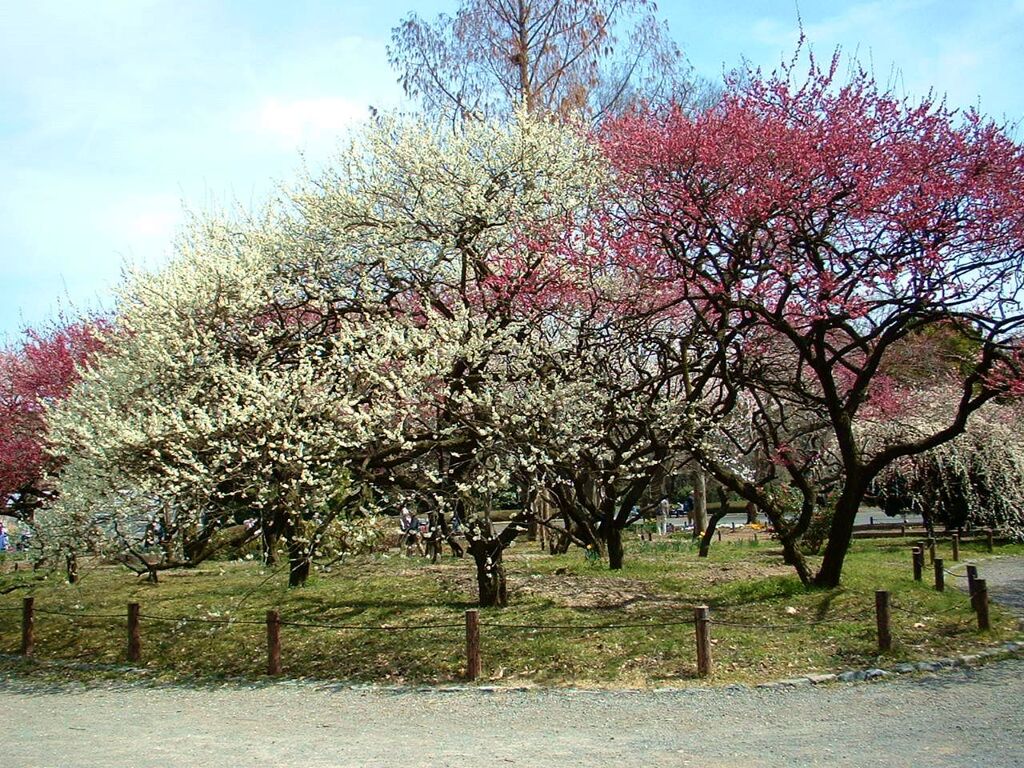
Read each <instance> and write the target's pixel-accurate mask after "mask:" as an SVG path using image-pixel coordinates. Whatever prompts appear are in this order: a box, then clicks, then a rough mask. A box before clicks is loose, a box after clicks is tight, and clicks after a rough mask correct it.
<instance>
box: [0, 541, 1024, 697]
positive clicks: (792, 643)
mask: <svg viewBox="0 0 1024 768" xmlns="http://www.w3.org/2000/svg"><path fill="white" fill-rule="evenodd" d="M962 549H963V552H962V558H963V559H968V558H975V557H979V556H982V545H978V546H977V548H975V545H972V544H969V545H965V546H964V547H963V548H962ZM946 550H947V547H946V546H944V545H943V546H941V547H940V556H943V555H944V556H945V559H946V562H947V567H950V566H949V565H948V564H950V563H952V556H951V554H950V553H949V552H948V551H946ZM999 553H1007V554H1010V553H1012V554H1022V553H1024V548H1022V547H1020V546H1015V547H1001V548H998V549H997V554H999ZM10 565H11V561H10V559H8V561H7V563H6V565H5V568H4V570H6V572H5V573H3V574H0V592H5V591H6V594H2V595H0V652H6V653H16V652H17V649H18V646H19V642H20V613H19V611H20V601H21V597H23V596H25V595H28V594H32V595H34V596H35V598H36V610H37V617H36V628H35V633H36V656H37V658H40V659H62V660H73V661H86V662H90V663H100V664H104V663H109V664H119V663H122V662H123V659H124V652H125V650H124V649H125V621H124V619H123V616H124V615H125V612H126V608H125V606H126V604H127V603H129V602H139V603H140V604H141V606H142V608H141V611H142V615H143V619H142V652H143V661H142V663H141V666H142V667H144V668H146V669H147V670H149V673H150V674H152V675H154V676H159V677H170V678H180V677H187V676H198V677H202V678H221V677H236V676H240V677H244V678H258V677H260V676H261V675H262V674H263V673H264V670H265V666H266V639H265V627H264V623H263V622H264V621H265V615H266V611H267V610H268V609H271V608H276V609H277V610H279V611H280V613H281V618H282V621H284V622H294V623H296V624H306V625H312V624H329V625H369V626H372V627H378V628H380V627H384V628H385V629H383V630H380V629H376V630H367V629H351V628H324V627H317V626H287V625H286V626H285V627H284V628H283V629H282V648H283V651H282V658H283V665H284V673H285V674H286V675H291V676H295V677H315V678H322V679H336V680H351V681H373V682H384V683H396V682H407V683H445V682H453V681H457V680H459V679H460V678H461V675H462V673H463V670H464V665H465V661H464V656H463V643H464V629H463V620H464V619H463V614H464V611H465V609H467V608H470V607H473V604H474V595H475V581H474V575H473V567H472V562H471V561H459V560H454V559H451V558H445V559H444V560H443V561H442V562H441V563H440V564H438V565H430V564H429V563H428V562H427V561H426V560H423V559H419V558H413V559H407V558H403V557H399V556H397V555H392V556H390V557H385V556H377V557H365V558H358V559H357V558H353V559H351V560H349V561H348V562H346V563H343V564H341V565H339V566H336V567H334V568H333V569H332V570H331V571H330V572H326V573H319V574H316V575H315V576H314V577H312V578H311V579H310V582H309V584H308V585H307V586H306V587H304V588H302V589H293V590H289V589H288V588H287V586H286V577H285V575H284V573H282V572H280V571H274V570H269V569H266V568H263V567H261V566H260V565H259V564H258V563H253V562H251V561H250V562H238V561H234V562H219V563H212V564H207V565H204V566H202V567H200V568H196V569H194V570H187V571H181V572H177V573H165V574H163V575H162V577H161V581H160V583H159V584H149V583H146V582H144V581H140V580H137V579H135V577H134V576H132V575H131V574H128V573H126V572H125V571H123V570H121V569H118V568H116V567H112V566H102V565H98V564H93V565H91V566H87V567H86V568H84V569H83V578H82V579H81V581H80V583H79V584H77V585H68V584H66V583H64V582H63V581H61V580H60V578H59V577H58V575H56V574H54V575H50V576H49V577H48V578H46V579H45V580H41V577H40V575H39V574H38V573H31V572H29V571H25V570H20V571H18V572H11V571H10ZM954 565H955V564H954ZM507 566H508V572H509V585H510V590H511V602H512V605H511V606H510V607H509V608H506V609H504V610H484V611H481V623H482V625H483V626H482V629H481V638H482V640H481V645H482V655H483V665H484V673H483V679H484V680H499V681H501V682H502V683H511V682H515V683H522V682H526V683H538V684H547V685H563V684H572V685H588V686H605V685H610V686H629V687H632V686H649V685H676V684H680V683H681V682H684V681H688V680H693V679H694V678H695V675H696V661H695V650H694V641H693V636H694V631H693V627H692V626H690V625H688V624H679V623H678V622H688V621H690V620H691V619H692V615H693V610H692V609H693V606H695V605H698V604H707V605H709V606H710V607H711V610H712V618H713V621H714V624H713V627H712V636H713V641H712V642H713V643H714V659H715V681H716V682H722V683H725V682H733V681H757V680H766V679H777V678H780V677H786V676H791V675H793V674H796V673H806V672H812V671H819V672H825V671H837V670H841V669H848V668H851V667H853V668H857V667H865V666H870V665H882V666H886V665H891V664H893V663H896V662H898V661H903V660H915V659H926V658H936V657H944V656H949V655H951V654H954V653H964V652H969V651H970V650H972V649H976V648H980V647H984V646H987V645H991V644H992V643H994V642H997V641H999V640H1002V639H1005V638H1007V637H1011V636H1014V635H1016V626H1017V622H1016V619H1015V618H1013V617H1011V616H1009V615H1007V614H1005V613H1003V612H1001V611H1000V610H999V609H998V608H997V607H995V606H993V610H992V617H993V630H992V631H990V632H988V633H979V632H978V631H977V628H976V626H977V625H976V621H975V618H974V614H973V613H972V612H971V611H970V607H969V605H968V601H967V598H966V597H965V596H964V595H963V594H962V593H960V592H958V591H955V590H952V589H949V588H948V587H947V591H946V592H945V593H937V592H935V591H934V590H933V589H932V588H931V587H930V586H929V582H928V581H926V582H924V583H917V582H914V581H913V579H912V574H911V568H910V555H909V541H903V540H899V539H895V540H871V541H860V542H856V543H855V544H854V548H853V550H852V551H851V553H850V555H849V558H848V560H847V566H846V570H845V573H844V582H843V586H842V587H841V588H839V589H834V590H827V591H821V590H817V591H807V590H805V589H804V588H803V587H802V586H801V585H800V583H799V581H798V580H797V579H796V578H795V577H794V576H793V575H792V571H791V569H790V568H788V567H787V566H785V565H784V564H782V562H781V560H780V557H779V550H778V547H777V545H775V544H773V543H772V542H766V541H760V542H758V543H756V544H755V543H754V542H753V541H739V540H735V541H730V540H729V537H728V536H726V538H725V540H724V541H723V542H722V543H719V544H716V545H715V546H714V547H713V548H712V551H711V557H710V558H709V559H706V560H701V559H698V558H697V556H696V547H695V546H693V545H691V543H690V542H689V540H688V539H686V538H683V537H682V535H678V534H677V535H676V536H673V537H669V538H668V539H666V540H663V541H656V542H653V543H652V542H644V541H640V540H638V539H632V540H630V541H629V542H628V543H627V556H626V567H625V568H624V569H623V570H622V571H620V572H617V573H613V572H610V571H608V570H607V569H606V567H604V566H603V565H602V564H592V563H589V562H587V561H586V559H585V558H584V557H583V556H582V554H580V553H579V552H574V553H570V554H568V555H564V556H550V555H548V554H546V553H543V552H541V551H539V550H538V549H537V548H536V547H535V545H533V544H528V543H525V542H524V543H521V544H519V545H518V546H516V547H514V548H513V549H512V550H510V551H509V553H508V562H507ZM952 570H954V571H958V572H962V570H963V568H956V567H954V568H953V569H952ZM980 570H981V572H982V573H981V575H982V576H984V566H983V565H982V566H981V569H980ZM952 581H953V579H952V577H947V582H952ZM11 587H16V588H15V589H13V590H12V591H8V590H9V589H10V588H11ZM876 589H888V590H889V591H890V592H891V593H892V595H893V597H892V600H893V604H894V610H893V636H894V648H893V650H892V652H890V653H888V654H886V656H885V657H883V658H879V656H878V653H877V649H876V635H875V620H874V591H875V590H876ZM47 611H56V612H62V613H70V614H74V615H75V617H74V618H69V617H67V616H61V615H56V614H53V613H47ZM107 617H110V618H107ZM183 617H184V618H189V619H193V620H196V619H202V620H204V621H182V620H181V619H182V618H183ZM433 624H445V625H449V626H444V627H435V628H428V629H409V627H412V626H422V625H433ZM623 624H626V625H639V626H627V627H620V628H607V629H595V628H594V627H597V626H601V627H604V626H607V625H623ZM524 625H525V626H524ZM567 626H568V627H571V628H564V627H567ZM552 627H558V628H552ZM2 666H3V667H5V668H8V669H11V668H13V667H17V669H18V670H19V674H24V673H26V672H28V671H30V669H31V668H28V667H25V666H24V665H20V664H16V663H15V662H12V661H6V662H3V665H2ZM117 674H122V672H120V671H119V672H117Z"/></svg>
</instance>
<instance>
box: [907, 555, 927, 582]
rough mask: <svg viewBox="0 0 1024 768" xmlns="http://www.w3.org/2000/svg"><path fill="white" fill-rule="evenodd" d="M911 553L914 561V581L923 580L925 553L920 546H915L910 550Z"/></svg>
mask: <svg viewBox="0 0 1024 768" xmlns="http://www.w3.org/2000/svg"><path fill="white" fill-rule="evenodd" d="M910 555H911V557H912V558H913V561H914V581H920V580H921V571H922V570H923V566H924V554H923V552H922V551H921V548H920V547H914V548H913V549H912V550H910Z"/></svg>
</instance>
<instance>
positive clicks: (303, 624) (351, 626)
mask: <svg viewBox="0 0 1024 768" xmlns="http://www.w3.org/2000/svg"><path fill="white" fill-rule="evenodd" d="M281 626H282V627H309V628H316V629H356V630H364V631H369V632H403V631H406V630H412V629H461V628H463V627H465V626H466V625H465V623H459V624H400V625H394V626H391V625H387V626H381V625H376V624H319V623H313V622H302V621H282V622H281Z"/></svg>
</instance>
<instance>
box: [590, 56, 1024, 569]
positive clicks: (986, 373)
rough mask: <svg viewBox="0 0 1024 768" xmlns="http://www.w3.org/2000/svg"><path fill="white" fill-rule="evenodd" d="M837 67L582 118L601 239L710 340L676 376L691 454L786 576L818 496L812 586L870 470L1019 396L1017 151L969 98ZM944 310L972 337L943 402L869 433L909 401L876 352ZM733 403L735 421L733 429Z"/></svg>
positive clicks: (842, 539) (1021, 174) (945, 320)
mask: <svg viewBox="0 0 1024 768" xmlns="http://www.w3.org/2000/svg"><path fill="white" fill-rule="evenodd" d="M837 65H838V57H836V58H834V59H833V60H832V63H831V66H830V67H827V68H823V67H821V66H819V65H818V64H817V63H815V62H814V61H813V59H812V63H811V66H810V70H809V74H808V76H807V78H806V79H805V80H804V81H803V82H802V83H794V82H793V78H792V68H790V69H787V70H783V72H782V73H781V74H776V75H772V76H763V75H762V74H761V73H759V72H754V73H751V74H750V76H749V78H748V79H747V80H746V82H745V83H743V84H742V85H736V86H734V87H733V89H732V90H731V92H730V93H728V94H727V95H726V97H725V98H723V100H722V101H721V102H720V103H719V104H718V105H717V106H715V107H714V108H713V109H711V110H709V111H707V112H705V113H702V114H699V115H693V114H691V113H688V112H687V111H685V110H682V109H674V110H669V111H667V112H661V113H657V114H654V113H646V114H645V113H635V114H633V115H630V116H627V117H625V118H622V119H620V120H618V121H616V122H615V123H614V124H611V125H609V126H608V128H607V129H606V131H605V132H604V133H603V135H602V136H601V137H600V138H601V141H602V142H603V145H604V147H605V150H606V152H607V154H608V156H609V157H610V159H611V161H612V162H613V164H614V165H615V167H616V168H617V171H618V173H619V179H620V185H621V194H622V199H621V201H620V202H621V204H620V207H619V209H618V212H617V215H614V216H609V217H608V220H607V221H606V222H605V230H606V231H605V233H604V234H603V235H601V236H598V237H602V238H603V242H602V243H601V246H602V247H604V248H606V249H608V250H609V251H610V252H613V253H614V254H615V259H616V260H617V262H618V263H619V265H620V268H622V269H624V270H628V271H629V272H636V273H643V274H646V275H648V277H649V281H650V286H651V288H650V290H652V291H654V292H656V294H657V296H658V297H659V298H660V301H661V307H660V309H659V311H660V312H662V313H667V312H680V311H683V310H685V311H686V312H688V313H689V316H690V317H691V318H693V322H694V323H695V324H696V327H698V328H699V329H700V330H701V331H702V332H703V334H704V336H705V338H707V339H711V340H713V342H714V343H713V344H712V345H711V346H710V347H706V348H705V349H707V350H710V354H703V355H701V356H694V359H693V360H692V361H691V364H690V366H689V371H688V373H687V393H688V397H689V399H690V402H691V408H692V418H693V434H692V451H693V453H694V455H695V456H696V457H697V458H698V459H699V460H700V461H701V463H702V464H703V465H704V466H705V467H706V469H707V470H708V471H709V472H710V473H711V474H713V475H714V476H715V477H716V478H717V479H718V480H719V481H720V482H721V483H723V484H724V485H726V486H727V487H728V488H730V489H731V490H732V491H734V492H736V493H738V494H739V495H740V496H742V497H743V498H744V499H746V500H748V501H750V502H753V503H754V504H757V505H758V506H759V507H761V508H762V509H764V510H765V512H766V513H767V514H768V515H769V516H770V517H771V518H772V521H773V523H774V524H775V526H776V528H778V529H779V531H780V535H781V536H782V538H783V542H784V544H786V545H787V554H788V555H790V556H791V557H792V559H793V560H795V561H796V562H795V564H796V565H797V566H798V570H799V571H800V575H801V577H802V578H803V579H804V580H805V581H810V580H811V578H812V577H811V575H810V572H809V571H808V570H807V566H806V565H805V564H803V562H802V558H801V557H800V555H799V552H798V551H797V548H796V546H795V544H796V541H797V540H798V538H799V535H800V534H801V533H802V530H803V529H805V528H806V526H807V524H808V523H809V521H810V518H811V515H812V514H813V513H814V511H815V509H816V508H820V507H821V506H822V505H823V503H826V504H827V505H828V506H829V507H831V508H832V509H833V510H834V513H833V516H832V521H831V525H830V529H829V535H828V544H827V546H826V548H825V551H824V559H823V562H822V563H821V567H820V569H819V570H818V571H817V574H816V576H814V577H813V580H814V581H815V582H816V583H818V584H820V585H823V586H835V585H836V584H838V583H839V580H840V576H841V573H842V566H843V560H844V557H845V554H846V551H847V549H848V547H849V543H850V538H851V533H852V527H853V523H854V516H855V515H856V513H857V510H858V508H859V507H860V504H861V502H862V501H863V499H864V496H865V493H866V492H867V490H868V487H869V485H870V483H871V481H872V479H873V478H875V477H876V476H877V475H878V474H879V472H880V471H882V470H883V469H884V468H885V467H887V466H888V465H889V464H890V463H892V462H893V461H896V460H898V459H900V458H901V457H906V456H912V455H915V454H919V453H921V452H923V451H926V450H928V449H930V448H934V447H936V446H938V445H941V444H943V443H945V442H946V441H949V440H951V439H953V438H954V437H956V436H957V435H959V434H961V433H963V432H964V430H965V429H966V427H967V424H968V419H969V417H970V416H971V414H973V413H975V412H976V411H978V410H979V409H980V408H982V407H983V406H984V405H985V404H986V403H989V402H990V401H992V400H993V399H994V398H997V397H999V396H1000V395H1003V394H1007V393H1012V394H1017V393H1019V391H1020V382H1021V376H1020V373H1021V366H1020V352H1019V344H1018V342H1017V339H1019V334H1020V328H1021V324H1022V323H1024V313H1022V312H1021V305H1020V300H1021V298H1022V291H1021V287H1022V286H1021V274H1022V273H1021V259H1022V256H1024V207H1022V204H1021V201H1022V200H1024V149H1022V148H1021V146H1020V145H1019V144H1017V143H1015V142H1014V141H1013V140H1012V139H1011V138H1010V137H1009V136H1008V135H1007V133H1006V131H1005V130H1004V129H1002V128H1001V127H1000V126H998V125H996V124H994V123H992V122H989V121H987V120H985V119H983V118H982V117H981V116H980V115H978V114H977V113H975V112H974V111H967V112H965V113H962V114H958V113H956V112H954V111H951V110H950V109H949V108H947V107H946V106H945V104H943V103H941V102H937V101H936V100H934V99H932V98H928V99H925V100H924V101H922V102H920V103H911V102H909V101H907V100H902V99H898V98H896V97H894V96H893V95H891V94H889V93H885V92H883V91H881V90H880V89H879V88H878V86H877V85H876V83H875V82H874V81H873V79H872V78H871V77H870V76H869V75H867V74H865V73H864V72H857V73H854V74H853V75H852V76H851V77H850V78H849V79H848V81H847V82H846V83H840V82H838V78H837V76H836V70H837ZM950 323H955V324H957V325H958V326H960V327H963V328H969V329H970V330H971V335H972V337H973V338H974V339H975V340H976V341H975V343H974V344H973V345H972V347H971V350H970V359H964V360H962V361H959V363H960V364H959V365H957V366H955V367H953V368H950V369H948V370H947V371H946V374H945V375H946V377H947V379H948V382H947V385H948V386H951V387H953V388H954V389H955V392H956V397H955V398H954V400H953V402H952V405H951V407H950V408H949V410H948V411H947V412H946V413H944V414H942V416H941V418H939V419H938V420H937V421H935V422H933V423H932V424H931V425H930V427H929V429H927V430H926V431H924V432H920V431H915V432H913V433H906V434H895V435H891V436H890V439H888V440H886V441H881V442H879V441H872V440H869V439H867V438H866V437H865V434H866V432H865V429H864V427H865V426H866V425H867V424H869V423H870V422H872V421H873V420H877V419H879V418H881V417H884V415H885V414H886V413H887V412H889V413H892V412H893V410H894V409H895V410H898V409H901V408H904V409H906V408H913V407H914V406H913V398H912V397H909V396H908V394H909V392H910V390H909V389H908V388H906V387H899V386H893V385H892V383H893V382H892V380H891V379H889V378H888V377H887V376H886V375H885V370H886V366H887V364H888V362H889V361H890V359H891V358H894V357H895V356H896V355H897V353H898V352H899V351H900V349H901V346H902V345H903V344H904V342H905V340H906V339H908V338H909V337H912V336H914V335H915V334H919V333H921V332H922V331H924V330H926V329H928V328H929V327H932V326H936V325H939V324H945V325H948V324H950ZM741 402H747V403H749V404H751V405H752V408H751V418H750V419H747V420H739V423H741V424H742V426H741V427H737V421H736V420H735V419H731V418H730V417H731V416H732V415H733V414H734V413H735V409H736V407H737V405H738V404H740V403H741ZM723 431H724V432H725V433H727V434H726V435H725V436H726V437H727V438H728V439H727V440H726V443H728V442H730V441H732V442H736V440H737V439H740V440H741V441H743V442H745V443H746V444H748V445H753V444H760V445H761V448H762V449H763V450H764V452H765V455H766V456H768V457H770V458H771V460H772V463H773V464H774V466H776V467H779V468H780V469H782V470H783V471H784V475H785V476H786V483H785V486H786V489H787V492H789V491H794V492H795V493H796V495H797V498H798V502H797V503H796V504H795V512H794V514H792V515H787V514H786V510H787V509H794V507H793V506H790V507H787V506H786V504H784V503H783V502H782V501H781V500H780V495H779V494H778V493H776V491H775V490H773V486H771V485H769V484H766V483H765V482H764V479H763V478H760V477H755V476H753V475H752V474H750V473H749V472H748V471H744V470H742V469H741V468H738V467H736V466H735V463H734V462H733V461H732V459H733V458H734V456H730V455H729V454H728V452H720V451H717V450H712V449H711V448H709V447H708V446H709V445H711V444H713V441H709V440H708V438H709V437H711V436H715V435H718V436H721V435H722V433H723ZM741 435H742V437H740V436H741ZM826 500H827V501H826Z"/></svg>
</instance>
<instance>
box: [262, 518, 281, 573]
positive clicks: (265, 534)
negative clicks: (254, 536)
mask: <svg viewBox="0 0 1024 768" xmlns="http://www.w3.org/2000/svg"><path fill="white" fill-rule="evenodd" d="M260 543H261V544H262V547H263V564H264V565H269V566H274V565H277V552H275V551H274V548H275V547H276V546H277V536H276V535H275V534H274V532H273V531H271V530H270V528H269V527H268V526H266V525H264V526H262V527H261V529H260Z"/></svg>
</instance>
